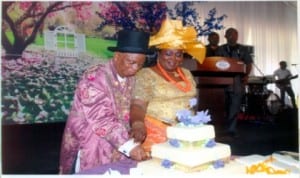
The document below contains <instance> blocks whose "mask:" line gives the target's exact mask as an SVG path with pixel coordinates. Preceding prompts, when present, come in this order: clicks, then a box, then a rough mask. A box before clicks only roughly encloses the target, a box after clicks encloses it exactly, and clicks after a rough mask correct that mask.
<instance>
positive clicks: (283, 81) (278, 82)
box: [274, 75, 298, 89]
mask: <svg viewBox="0 0 300 178" xmlns="http://www.w3.org/2000/svg"><path fill="white" fill-rule="evenodd" d="M295 78H298V75H294V76H290V77H287V78H284V79H279V80H275V81H274V83H275V84H276V87H278V88H279V89H282V88H284V87H285V86H287V85H289V84H290V80H292V79H295Z"/></svg>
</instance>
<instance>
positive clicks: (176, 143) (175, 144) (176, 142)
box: [169, 139, 180, 148]
mask: <svg viewBox="0 0 300 178" xmlns="http://www.w3.org/2000/svg"><path fill="white" fill-rule="evenodd" d="M169 144H170V145H171V146H173V147H176V148H179V147H180V142H179V140H177V139H169Z"/></svg>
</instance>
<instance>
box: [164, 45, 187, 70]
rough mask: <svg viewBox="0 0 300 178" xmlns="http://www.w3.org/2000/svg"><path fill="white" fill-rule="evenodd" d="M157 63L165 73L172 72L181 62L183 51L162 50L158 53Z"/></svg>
mask: <svg viewBox="0 0 300 178" xmlns="http://www.w3.org/2000/svg"><path fill="white" fill-rule="evenodd" d="M158 59H159V60H158V62H159V64H160V65H161V66H162V67H163V68H164V69H165V70H166V71H174V70H176V68H177V67H178V66H180V65H181V63H182V61H183V50H181V49H162V50H160V51H159V53H158Z"/></svg>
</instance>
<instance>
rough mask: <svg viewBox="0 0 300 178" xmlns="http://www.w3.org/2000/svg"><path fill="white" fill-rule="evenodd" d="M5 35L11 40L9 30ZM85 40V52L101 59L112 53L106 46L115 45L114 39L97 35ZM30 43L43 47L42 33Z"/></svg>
mask: <svg viewBox="0 0 300 178" xmlns="http://www.w3.org/2000/svg"><path fill="white" fill-rule="evenodd" d="M6 34H7V36H8V37H9V40H10V41H13V35H12V33H11V32H7V33H6ZM58 38H59V39H61V40H62V38H63V37H62V36H60V37H58ZM72 38H73V37H70V39H68V40H69V41H73V39H72ZM85 42H86V52H87V53H88V54H91V55H92V56H96V57H99V58H103V59H108V58H111V57H112V55H113V53H112V52H111V51H108V50H107V47H108V46H115V45H116V41H115V40H106V39H103V38H98V37H89V36H86V37H85ZM32 45H35V46H39V47H43V46H44V37H43V36H42V35H37V37H36V39H35V41H34V43H33V44H32ZM58 47H59V48H63V47H64V46H63V45H58ZM67 47H69V48H71V49H72V48H74V46H72V45H70V46H67Z"/></svg>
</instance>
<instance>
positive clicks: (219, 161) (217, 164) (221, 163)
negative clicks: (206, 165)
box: [213, 160, 225, 169]
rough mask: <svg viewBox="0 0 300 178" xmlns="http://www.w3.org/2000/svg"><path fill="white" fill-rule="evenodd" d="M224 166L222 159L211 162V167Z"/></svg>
mask: <svg viewBox="0 0 300 178" xmlns="http://www.w3.org/2000/svg"><path fill="white" fill-rule="evenodd" d="M224 166H225V164H224V161H222V160H217V161H215V162H214V163H213V167H214V168H215V169H218V168H222V167H224Z"/></svg>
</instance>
